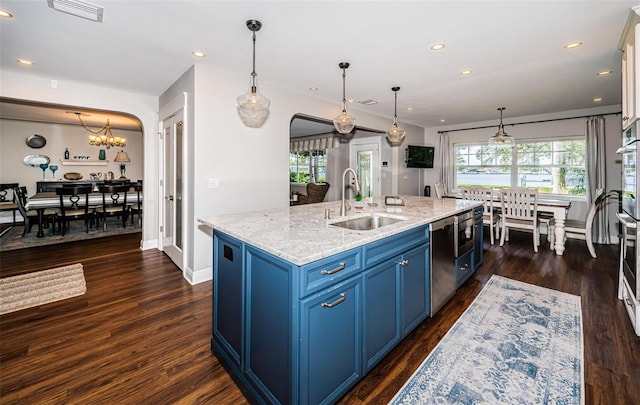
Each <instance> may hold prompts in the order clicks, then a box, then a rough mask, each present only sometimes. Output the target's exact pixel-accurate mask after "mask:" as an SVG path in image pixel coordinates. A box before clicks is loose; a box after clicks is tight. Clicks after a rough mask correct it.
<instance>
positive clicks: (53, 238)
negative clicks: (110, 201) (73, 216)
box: [0, 217, 142, 252]
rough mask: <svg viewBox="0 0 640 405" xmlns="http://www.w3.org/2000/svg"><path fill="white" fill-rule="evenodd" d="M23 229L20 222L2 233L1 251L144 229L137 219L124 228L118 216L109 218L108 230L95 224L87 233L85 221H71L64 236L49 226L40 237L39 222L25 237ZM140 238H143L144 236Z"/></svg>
mask: <svg viewBox="0 0 640 405" xmlns="http://www.w3.org/2000/svg"><path fill="white" fill-rule="evenodd" d="M23 230H24V227H23V225H22V224H19V225H16V226H13V227H11V229H9V230H8V231H7V232H6V233H5V234H4V235H2V236H1V237H0V252H7V251H10V250H16V249H25V248H31V247H37V246H43V245H53V244H57V243H65V242H74V241H78V240H86V239H94V238H104V237H108V236H116V235H124V234H129V233H136V232H142V229H141V228H140V227H139V226H138V222H137V221H134V224H133V225H131V223H130V222H128V223H127V227H126V228H123V227H122V221H120V219H118V218H116V217H113V218H107V230H106V231H103V230H102V226H98V227H95V226H94V227H93V228H91V229H89V233H87V232H85V231H84V222H83V221H71V224H70V228H69V231H68V232H67V233H66V234H65V235H64V236H61V235H60V234H54V233H52V232H51V229H50V228H47V229H45V230H44V237H43V238H38V237H37V233H38V225H37V224H36V225H34V226H33V228H32V229H31V232H29V233H27V234H26V235H25V237H24V238H23V237H22V231H23ZM140 238H141V239H142V236H141V237H140Z"/></svg>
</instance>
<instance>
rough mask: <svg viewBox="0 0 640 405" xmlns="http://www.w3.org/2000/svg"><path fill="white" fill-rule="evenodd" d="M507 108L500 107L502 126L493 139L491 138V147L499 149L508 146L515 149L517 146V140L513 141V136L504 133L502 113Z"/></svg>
mask: <svg viewBox="0 0 640 405" xmlns="http://www.w3.org/2000/svg"><path fill="white" fill-rule="evenodd" d="M505 109H506V108H504V107H500V108H498V111H500V125H499V126H498V132H496V134H495V135H494V136H492V137H491V138H489V146H492V147H498V146H508V147H510V148H513V147H514V146H516V140H515V139H513V137H512V136H509V135H508V134H507V133H506V132H504V125H503V124H502V111H504V110H505Z"/></svg>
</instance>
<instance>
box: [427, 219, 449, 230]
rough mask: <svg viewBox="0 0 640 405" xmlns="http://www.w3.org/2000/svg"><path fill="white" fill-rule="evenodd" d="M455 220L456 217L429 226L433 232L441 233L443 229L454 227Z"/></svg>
mask: <svg viewBox="0 0 640 405" xmlns="http://www.w3.org/2000/svg"><path fill="white" fill-rule="evenodd" d="M453 218H454V217H447V218H444V219H441V220H439V221H436V222H432V223H430V224H429V226H430V230H431V232H433V231H439V230H441V229H447V227H449V226H452V225H453Z"/></svg>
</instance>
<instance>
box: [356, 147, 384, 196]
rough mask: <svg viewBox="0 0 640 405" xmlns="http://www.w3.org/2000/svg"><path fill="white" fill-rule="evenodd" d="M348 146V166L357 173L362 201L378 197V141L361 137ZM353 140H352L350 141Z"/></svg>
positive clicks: (379, 191) (379, 192)
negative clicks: (357, 141)
mask: <svg viewBox="0 0 640 405" xmlns="http://www.w3.org/2000/svg"><path fill="white" fill-rule="evenodd" d="M359 141H360V142H368V143H356V144H352V145H351V146H350V153H349V155H350V156H349V166H350V167H351V168H352V169H353V170H355V171H356V173H358V180H359V181H360V194H362V197H363V199H364V201H367V198H369V197H378V196H380V194H381V190H380V141H379V140H378V139H377V138H373V139H369V140H368V139H362V140H359ZM352 142H353V141H352Z"/></svg>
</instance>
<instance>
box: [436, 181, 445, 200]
mask: <svg viewBox="0 0 640 405" xmlns="http://www.w3.org/2000/svg"><path fill="white" fill-rule="evenodd" d="M446 195H447V192H446V188H445V186H444V183H440V182H438V183H436V197H438V198H444V197H445V196H446Z"/></svg>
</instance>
